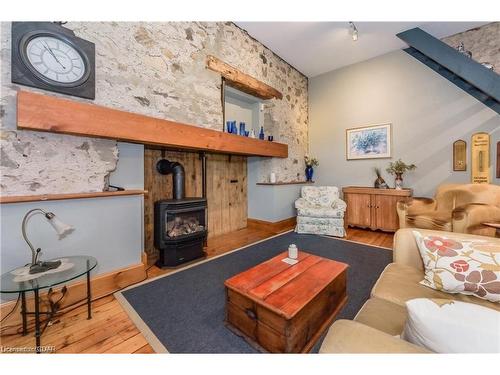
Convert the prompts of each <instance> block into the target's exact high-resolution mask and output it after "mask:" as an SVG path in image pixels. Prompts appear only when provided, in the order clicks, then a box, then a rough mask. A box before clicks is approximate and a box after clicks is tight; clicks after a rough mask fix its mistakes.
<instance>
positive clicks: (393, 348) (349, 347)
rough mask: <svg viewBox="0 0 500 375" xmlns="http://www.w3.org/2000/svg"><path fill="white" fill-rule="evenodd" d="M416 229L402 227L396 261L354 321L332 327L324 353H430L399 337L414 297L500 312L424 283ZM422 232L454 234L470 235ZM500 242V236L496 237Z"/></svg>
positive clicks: (493, 305)
mask: <svg viewBox="0 0 500 375" xmlns="http://www.w3.org/2000/svg"><path fill="white" fill-rule="evenodd" d="M413 230H414V229H400V230H398V231H397V232H396V234H395V236H394V253H393V263H391V264H389V265H388V266H387V267H386V268H385V270H384V271H383V272H382V274H381V275H380V278H379V279H378V281H377V282H376V284H375V286H374V287H373V289H372V291H371V298H370V299H369V300H368V301H367V302H366V303H365V304H364V305H363V307H362V308H361V310H360V311H359V312H358V314H357V315H356V317H355V318H354V320H352V321H351V320H337V321H336V322H335V323H334V324H333V325H332V326H331V327H330V329H329V331H328V333H327V335H326V337H325V340H324V341H323V344H322V346H321V348H320V353H426V352H428V351H427V350H426V349H424V348H421V347H418V346H415V345H413V344H411V343H408V342H406V341H404V340H401V339H399V338H398V337H395V336H397V335H400V334H401V332H402V331H403V328H404V324H405V321H406V307H405V302H406V301H408V300H410V299H413V298H445V299H452V300H459V301H464V302H471V303H476V304H479V305H483V306H486V307H489V308H492V309H495V310H499V311H500V303H493V302H489V301H486V300H483V299H480V298H477V297H474V296H466V295H463V294H449V293H444V292H440V291H437V290H434V289H431V288H428V287H425V286H423V285H420V284H419V282H420V281H422V280H423V277H424V272H423V263H422V259H421V257H420V253H419V251H418V248H417V244H416V242H415V239H414V236H413V233H412V231H413ZM419 231H420V232H421V233H422V234H424V235H426V234H432V233H435V234H438V235H441V236H442V235H444V234H446V235H447V236H450V237H453V236H457V235H459V236H461V237H464V236H467V237H476V238H477V237H479V236H475V235H468V234H457V233H451V232H436V231H430V230H421V229H419ZM494 241H498V242H499V243H500V239H498V240H497V239H494Z"/></svg>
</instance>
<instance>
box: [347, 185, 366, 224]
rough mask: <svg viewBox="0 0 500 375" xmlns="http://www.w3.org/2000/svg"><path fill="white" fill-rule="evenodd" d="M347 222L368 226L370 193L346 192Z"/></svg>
mask: <svg viewBox="0 0 500 375" xmlns="http://www.w3.org/2000/svg"><path fill="white" fill-rule="evenodd" d="M346 203H347V224H349V225H353V226H360V227H369V226H370V223H371V220H370V194H353V193H348V194H346Z"/></svg>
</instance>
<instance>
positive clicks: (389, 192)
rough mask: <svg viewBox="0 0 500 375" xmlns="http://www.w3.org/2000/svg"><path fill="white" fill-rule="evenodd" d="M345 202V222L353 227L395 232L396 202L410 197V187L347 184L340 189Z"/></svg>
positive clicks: (396, 221) (396, 224)
mask: <svg viewBox="0 0 500 375" xmlns="http://www.w3.org/2000/svg"><path fill="white" fill-rule="evenodd" d="M342 192H343V193H344V200H345V202H346V203H347V213H346V218H345V220H346V223H347V225H350V226H353V227H362V228H370V229H380V230H384V231H388V232H395V231H396V230H398V229H399V219H398V213H397V211H396V204H397V203H398V201H400V200H405V199H407V198H408V197H411V195H412V191H411V189H403V190H396V189H375V188H369V187H357V186H349V187H345V188H343V189H342Z"/></svg>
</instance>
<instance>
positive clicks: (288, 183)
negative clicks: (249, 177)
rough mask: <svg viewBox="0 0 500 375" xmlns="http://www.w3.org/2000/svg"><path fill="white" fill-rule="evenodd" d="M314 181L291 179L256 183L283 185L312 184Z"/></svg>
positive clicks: (258, 183)
mask: <svg viewBox="0 0 500 375" xmlns="http://www.w3.org/2000/svg"><path fill="white" fill-rule="evenodd" d="M311 184H314V181H289V182H257V184H256V185H265V186H281V185H311Z"/></svg>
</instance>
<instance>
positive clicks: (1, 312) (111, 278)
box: [0, 255, 147, 326]
mask: <svg viewBox="0 0 500 375" xmlns="http://www.w3.org/2000/svg"><path fill="white" fill-rule="evenodd" d="M145 259H147V258H145V257H144V255H142V261H144V260H145ZM146 267H147V263H140V264H134V265H132V266H129V267H125V268H121V269H119V270H116V271H112V272H108V273H104V274H101V275H97V276H95V277H93V276H92V273H91V274H90V282H91V293H92V300H93V301H95V300H96V299H99V298H101V297H104V296H107V295H109V294H112V293H114V292H116V291H118V290H119V289H122V288H125V287H127V286H129V285H132V284H135V283H137V282H140V281H143V280H144V279H145V278H146ZM61 289H62V286H61V287H58V288H53V291H54V292H56V293H58V292H60V290H61ZM67 289H68V291H67V294H66V296H65V297H64V299H63V300H62V302H61V307H60V309H64V308H66V307H68V306H70V305H72V304H74V303H75V302H77V301H79V300H82V299H84V298H85V297H86V296H87V281H86V278H85V277H82V278H80V279H78V281H77V282H75V283H73V284H70V285H67ZM47 291H48V289H44V290H43V292H41V293H40V298H41V303H40V310H41V311H48V301H47ZM33 302H34V298H33V293H29V292H28V293H26V308H27V310H28V311H34V304H33ZM15 304H16V301H9V302H5V303H3V304H1V305H0V317H1V318H2V319H3V317H4V316H5V315H7V314H8V313H9V312H10V311H11V310H12V309H13V308H14V306H15ZM20 312H21V302H19V305H18V306H17V308H16V311H14V312H13V313H12V314H11V316H10V317H8V318H7V320H6V321H5V322H3V324H2V326H3V325H4V324H5V325H9V326H10V325H16V324H21V313H20ZM32 319H33V317H32V316H29V317H28V322H29V321H31V320H32Z"/></svg>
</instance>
